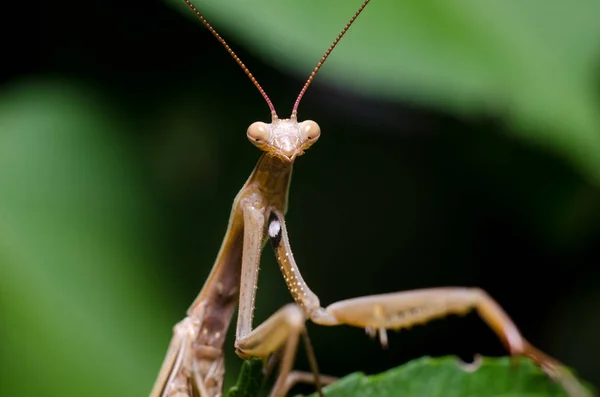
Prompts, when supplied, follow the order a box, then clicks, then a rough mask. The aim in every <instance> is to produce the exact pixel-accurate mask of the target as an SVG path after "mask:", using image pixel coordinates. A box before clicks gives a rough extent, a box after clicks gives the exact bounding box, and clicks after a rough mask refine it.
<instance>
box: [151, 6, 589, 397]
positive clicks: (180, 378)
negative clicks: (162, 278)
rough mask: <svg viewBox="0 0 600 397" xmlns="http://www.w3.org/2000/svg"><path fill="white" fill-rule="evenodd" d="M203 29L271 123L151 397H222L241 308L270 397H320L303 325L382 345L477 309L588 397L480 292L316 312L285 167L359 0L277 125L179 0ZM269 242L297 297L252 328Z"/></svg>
mask: <svg viewBox="0 0 600 397" xmlns="http://www.w3.org/2000/svg"><path fill="white" fill-rule="evenodd" d="M184 1H185V3H186V4H187V5H188V7H189V8H190V9H191V10H192V11H193V12H194V13H195V14H196V16H197V17H198V18H199V19H200V21H201V22H202V23H203V24H204V25H205V26H206V28H207V29H208V30H209V31H210V32H211V33H212V34H213V35H214V36H215V37H216V38H217V40H218V41H219V42H220V43H221V44H222V45H223V46H224V47H225V49H226V50H227V51H228V52H229V54H230V55H231V56H232V57H233V59H234V60H235V61H236V62H237V63H238V65H239V66H240V67H241V68H242V69H243V71H244V72H245V73H246V75H247V76H248V77H249V78H250V80H251V81H252V83H253V84H254V85H255V86H256V88H257V89H258V91H259V92H260V94H261V95H262V96H263V98H264V99H265V101H266V103H267V105H268V107H269V109H270V112H271V123H264V122H260V121H259V122H255V123H253V124H251V125H250V127H249V128H248V130H247V137H248V139H249V140H250V142H252V143H253V144H254V145H255V146H256V147H258V148H259V149H260V150H261V151H263V154H262V156H261V157H260V159H259V161H258V164H257V165H256V167H255V168H254V170H253V172H252V173H251V175H250V177H249V178H248V180H247V181H246V183H245V184H244V186H243V187H242V189H241V190H240V192H239V193H238V195H237V196H236V197H235V199H234V201H233V206H232V210H231V214H230V218H229V224H228V227H227V231H226V233H225V237H224V240H223V242H222V245H221V248H220V250H219V253H218V255H217V258H216V261H215V263H214V265H213V268H212V270H211V272H210V274H209V276H208V279H207V280H206V282H205V284H204V286H203V288H202V290H201V291H200V293H199V295H198V296H197V298H196V299H195V300H194V302H193V303H192V305H191V306H190V308H189V309H188V311H187V317H186V318H184V319H183V320H182V321H180V322H179V323H178V324H176V325H175V327H174V330H173V337H172V339H171V342H170V346H169V348H168V351H167V353H166V356H165V359H164V361H163V364H162V366H161V368H160V371H159V374H158V377H157V379H156V381H155V384H154V387H153V389H152V391H151V393H150V397H175V396H177V397H193V396H201V397H219V396H221V395H222V388H223V378H224V373H225V364H224V355H223V346H224V342H225V334H226V332H227V329H228V327H229V323H230V321H231V319H232V317H233V313H234V311H235V308H236V306H238V317H237V328H236V336H235V341H234V346H235V350H236V353H237V355H238V356H240V357H241V358H243V359H248V358H251V357H257V358H261V359H263V360H265V362H268V360H269V359H270V358H272V357H278V358H279V359H280V363H279V373H278V375H277V378H276V380H275V384H274V386H273V388H272V390H271V393H270V396H271V397H282V396H284V395H285V394H286V392H287V391H288V390H289V388H290V387H291V385H292V384H293V383H294V382H296V381H308V382H313V383H314V384H315V385H316V387H317V390H318V391H319V393H320V392H321V390H320V384H321V382H322V381H325V383H328V382H329V381H330V380H331V379H330V378H327V377H325V378H321V376H320V374H319V372H318V368H317V365H316V359H315V358H314V354H313V352H312V348H311V347H310V343H308V336H307V334H306V329H305V322H306V321H307V320H311V321H312V322H314V323H316V324H320V325H324V326H336V325H350V326H354V327H359V328H364V329H365V330H366V332H367V333H368V334H370V335H371V336H377V335H378V336H379V339H380V342H381V344H382V345H383V346H385V345H387V330H399V329H401V328H409V327H411V326H413V325H415V324H422V323H426V322H428V321H430V320H432V319H436V318H440V317H445V316H448V315H450V314H465V313H467V312H469V311H472V310H475V311H477V313H478V314H479V315H480V317H481V318H482V319H483V320H484V321H485V322H486V323H487V324H488V325H489V327H490V328H491V329H492V330H493V331H494V332H495V333H496V334H497V335H498V337H499V338H500V339H501V340H502V342H503V343H504V344H505V346H506V347H507V349H508V351H509V352H510V354H511V355H521V356H526V357H528V358H530V359H532V360H533V361H534V362H535V363H537V364H538V365H539V366H540V367H541V368H542V369H543V370H544V371H545V372H546V373H547V374H548V375H549V376H550V377H551V378H552V379H554V380H555V381H557V382H559V383H560V384H561V385H562V386H563V387H564V388H565V389H566V390H567V391H568V392H569V393H570V394H571V395H572V396H573V397H582V396H587V395H588V394H587V392H586V390H585V389H584V388H583V387H582V386H581V385H580V384H579V382H578V381H577V380H576V379H575V377H574V376H573V375H572V374H571V373H570V371H569V370H568V369H566V368H565V367H564V366H563V365H562V364H561V363H559V362H558V361H556V360H555V359H553V358H551V357H549V356H548V355H546V354H545V353H543V352H541V351H540V350H538V349H537V348H535V347H534V346H532V345H531V344H530V343H529V342H528V341H527V340H525V338H524V337H523V336H522V335H521V333H520V332H519V330H518V328H517V327H516V325H515V324H514V323H513V321H512V320H511V319H510V317H509V316H508V315H507V314H506V313H505V311H504V310H503V309H502V308H501V306H500V305H499V304H498V303H497V302H496V301H495V300H494V299H493V298H491V297H490V296H489V295H488V294H487V293H486V292H485V291H483V290H481V289H478V288H460V287H444V288H430V289H421V290H413V291H404V292H396V293H388V294H381V295H372V296H365V297H358V298H354V299H347V300H342V301H339V302H337V303H333V304H331V305H329V306H327V307H322V306H321V304H320V301H319V298H318V296H317V295H316V294H315V293H314V292H312V291H311V290H310V288H309V287H308V285H307V284H306V282H305V281H304V279H303V278H302V275H301V273H300V270H299V268H298V266H297V264H296V261H295V259H294V256H293V254H292V250H291V246H290V242H289V237H288V232H287V228H286V223H285V214H286V212H287V203H288V190H289V185H290V181H291V175H292V167H293V164H294V161H295V159H296V158H297V157H299V156H301V155H302V154H304V152H305V151H306V150H307V149H308V148H310V147H311V146H312V145H313V144H314V143H315V142H316V141H317V140H318V139H319V136H320V128H319V126H318V124H317V123H316V122H314V121H312V120H305V121H301V122H300V121H298V116H297V114H298V107H299V104H300V101H301V99H302V97H303V95H304V93H305V92H306V90H307V88H308V87H309V85H310V84H311V82H312V81H313V79H314V77H315V76H316V74H317V72H318V71H319V69H320V68H321V66H322V65H323V63H324V62H325V60H326V59H327V58H328V56H329V55H330V54H331V52H332V50H333V49H334V48H335V46H336V45H337V43H338V42H339V41H340V40H341V38H342V37H343V36H344V35H345V34H346V32H347V31H348V29H349V28H350V26H351V25H352V24H353V23H354V21H355V20H356V19H357V18H358V16H359V15H360V14H361V13H362V12H363V10H364V9H365V7H366V6H367V5H368V3H369V2H370V0H364V2H363V4H362V5H361V6H360V7H359V9H358V10H357V11H356V13H355V14H354V15H353V16H352V18H351V19H350V20H349V22H348V23H347V24H346V26H345V27H344V28H343V29H342V31H341V32H340V33H339V35H338V36H337V38H336V39H335V40H334V41H333V43H332V44H331V46H330V47H329V48H328V50H327V51H326V52H325V54H324V55H323V57H322V58H321V60H320V61H319V62H318V64H317V65H316V67H315V68H314V70H313V71H312V73H311V74H310V76H309V78H308V79H307V81H306V83H305V84H304V86H303V87H302V89H301V91H300V93H299V95H298V97H297V99H296V101H295V103H294V106H293V110H292V113H291V116H290V117H289V118H288V119H280V118H279V117H278V116H277V113H276V111H275V108H274V106H273V104H272V103H271V101H270V99H269V97H268V96H267V94H266V93H265V91H264V90H263V89H262V87H261V86H260V84H259V83H258V81H257V80H256V79H255V78H254V76H253V75H252V74H251V73H250V71H249V70H248V68H247V67H246V66H245V65H244V63H243V62H242V61H241V60H240V59H239V58H238V56H237V55H236V54H235V53H234V52H233V50H232V49H231V48H230V47H229V46H228V45H227V43H226V42H225V40H224V39H223V38H222V37H221V36H220V35H219V34H218V33H217V32H216V30H215V29H214V28H213V27H212V26H211V25H210V24H209V23H208V22H207V21H206V19H205V18H204V17H203V16H202V14H201V13H200V12H199V11H198V9H197V8H196V7H195V6H194V5H193V4H192V3H191V1H190V0H184ZM267 242H270V244H271V246H272V247H273V249H274V251H275V256H276V258H277V262H278V263H279V266H280V269H281V271H282V273H283V278H284V280H285V283H286V284H287V287H288V289H289V291H290V293H291V295H292V297H293V299H294V303H291V304H288V305H286V306H284V307H282V308H281V309H280V310H278V311H277V312H275V313H274V314H273V315H272V316H271V317H269V318H268V319H267V320H266V321H264V322H263V323H262V324H260V325H259V326H257V327H256V328H253V324H252V318H253V312H254V302H255V296H256V289H257V278H258V268H259V262H260V255H261V251H262V249H263V247H264V246H265V245H266V244H267ZM300 338H304V340H305V342H306V343H305V344H306V347H307V353H308V356H309V362H310V363H311V369H312V372H313V373H312V374H305V373H300V372H296V371H293V370H292V366H293V361H294V358H295V355H296V350H297V347H298V344H299V341H300Z"/></svg>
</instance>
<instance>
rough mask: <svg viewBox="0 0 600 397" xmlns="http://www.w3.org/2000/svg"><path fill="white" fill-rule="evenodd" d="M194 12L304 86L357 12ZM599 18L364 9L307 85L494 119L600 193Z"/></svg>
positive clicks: (244, 7)
mask: <svg viewBox="0 0 600 397" xmlns="http://www.w3.org/2000/svg"><path fill="white" fill-rule="evenodd" d="M169 1H170V2H172V3H173V4H177V5H178V6H180V7H181V9H182V11H185V13H186V15H188V16H189V17H193V14H192V12H191V11H190V10H189V9H186V7H185V4H184V2H183V1H181V0H169ZM195 4H196V6H197V7H198V9H200V11H201V12H203V13H205V14H206V15H207V17H208V18H209V20H210V21H211V22H212V23H213V25H214V26H215V27H216V28H217V29H218V30H219V31H220V32H221V33H222V35H223V36H224V37H225V38H228V37H229V38H233V39H237V40H239V42H241V43H243V44H245V45H246V47H247V48H248V49H249V50H251V51H253V52H255V53H256V54H258V55H260V56H262V57H263V58H264V59H265V60H266V61H267V62H269V63H271V64H274V65H277V66H279V67H280V68H282V69H286V70H289V71H290V72H293V73H294V74H299V75H301V76H304V75H308V73H309V72H310V71H311V70H312V68H313V67H314V65H315V64H316V62H317V61H318V59H319V58H320V57H321V55H322V54H323V53H324V51H325V49H326V48H327V46H328V45H329V44H330V43H331V41H332V40H333V38H335V37H336V35H337V34H338V32H339V31H340V30H341V28H342V27H343V26H344V25H345V24H346V22H347V21H348V19H349V18H350V16H351V15H352V13H353V12H354V11H355V10H356V8H357V7H358V5H359V4H360V1H358V0H357V1H354V2H352V3H349V2H348V1H347V0H329V1H327V2H326V3H324V2H322V1H317V0H305V1H302V2H298V1H278V2H274V1H269V0H254V1H245V0H231V1H219V0H202V1H199V0H198V1H196V2H195ZM598 15H600V1H597V0H583V1H580V2H578V3H577V7H573V6H572V5H571V4H570V3H568V2H547V1H544V0H532V1H527V2H523V1H519V0H504V1H493V0H483V1H482V0H462V1H458V2H456V1H455V2H447V1H443V0H437V1H373V2H371V3H370V4H369V5H368V6H367V8H366V9H365V11H364V13H363V14H362V15H361V16H360V17H359V19H358V20H357V22H356V23H355V24H354V25H353V26H352V28H351V29H350V31H349V32H348V35H347V36H346V37H345V38H344V39H343V40H342V41H341V42H340V44H339V45H338V47H337V48H336V50H335V51H334V52H333V55H332V56H331V57H330V58H329V60H328V61H327V63H326V64H325V66H324V67H323V69H322V71H321V73H320V75H319V77H318V78H317V81H320V80H321V79H323V80H324V79H329V80H330V81H332V82H335V83H337V84H340V85H344V86H346V87H347V88H349V89H351V90H355V91H357V92H360V93H361V94H364V95H370V96H375V97H380V98H387V99H391V100H402V101H407V100H409V101H415V102H419V103H422V104H425V105H429V106H437V107H439V108H441V109H444V110H446V111H453V112H455V113H457V114H460V115H463V116H470V115H487V114H490V113H491V114H493V115H503V116H505V120H506V121H507V122H508V124H510V125H511V126H512V127H513V128H512V129H513V130H514V131H515V132H516V134H517V136H518V137H520V138H521V139H524V140H526V141H528V142H530V143H532V144H534V145H536V146H539V147H543V148H545V149H546V150H550V151H553V152H554V153H556V154H557V155H558V156H560V157H564V158H565V159H567V160H568V161H570V162H571V163H572V164H573V165H574V166H576V167H578V168H579V169H580V170H581V171H582V172H583V173H584V174H585V175H588V176H590V177H591V178H593V179H594V180H595V181H596V182H600V156H598V153H600V113H599V112H598V111H597V110H598V109H599V108H600V98H599V97H598V89H597V87H598V85H597V77H596V76H597V71H598V59H599V58H598V48H599V46H598V43H600V24H599V23H598V22H597V16H598ZM249 66H250V69H252V66H251V65H249ZM258 77H259V80H260V76H258ZM309 97H310V90H309V92H308V93H307V96H306V98H307V99H306V100H310V99H308V98H309Z"/></svg>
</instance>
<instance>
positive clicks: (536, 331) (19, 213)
mask: <svg viewBox="0 0 600 397" xmlns="http://www.w3.org/2000/svg"><path fill="white" fill-rule="evenodd" d="M181 3H182V2H181ZM197 3H198V8H200V9H201V10H203V11H204V10H205V11H206V14H207V17H209V19H210V20H211V21H212V22H213V23H214V25H215V26H216V27H217V28H218V29H219V31H220V32H221V33H222V35H223V36H224V37H226V38H227V39H228V40H229V41H230V44H231V46H232V47H233V48H234V49H236V50H237V51H238V53H239V55H240V56H241V58H242V59H243V60H244V62H245V63H246V64H247V65H248V66H249V67H250V69H251V70H252V72H253V73H254V74H255V75H256V77H257V78H258V79H259V81H260V82H261V84H262V85H263V87H264V88H265V90H266V91H267V92H268V93H269V95H270V96H271V97H272V99H273V102H274V103H275V106H276V107H277V108H278V109H279V113H280V115H281V116H285V115H287V113H288V112H289V111H290V109H291V105H292V103H293V100H294V99H295V96H296V95H297V93H298V91H299V88H300V87H301V86H302V84H303V81H304V79H305V78H306V76H307V75H308V73H309V72H310V70H311V68H312V67H313V65H314V64H315V63H316V61H317V60H318V59H319V57H320V56H321V54H322V52H323V51H324V50H325V49H326V47H327V45H329V43H330V42H331V40H332V39H333V38H334V37H335V35H336V34H337V32H338V31H339V29H341V27H342V26H343V25H344V23H345V21H346V20H347V19H348V18H349V16H350V15H351V14H352V13H353V12H354V10H355V8H356V7H357V6H358V4H354V3H357V2H352V4H351V3H350V2H347V1H342V0H338V1H333V0H331V1H327V2H324V1H320V2H318V1H316V0H311V1H303V2H298V1H291V0H290V1H278V2H275V1H266V0H263V1H258V0H257V1H241V0H240V1H237V2H235V3H234V2H233V1H232V2H219V1H210V2H209V1H207V2H206V3H204V2H200V1H198V2H197ZM521 3H522V2H518V1H504V2H493V1H475V0H464V1H461V2H456V3H445V2H441V1H438V2H418V3H417V2H393V1H391V0H390V1H384V0H374V2H373V4H371V5H370V6H369V7H368V8H367V10H366V11H365V13H364V15H362V16H361V17H360V18H359V20H358V21H357V23H356V25H355V26H354V27H353V29H352V30H351V31H350V32H349V34H348V36H347V37H346V38H345V39H344V41H342V44H341V45H340V47H339V48H338V49H337V50H336V51H334V53H333V56H332V58H331V60H330V61H329V62H328V63H327V64H326V66H325V68H324V69H323V73H322V74H321V75H319V76H318V77H317V78H316V80H315V83H314V85H313V86H311V88H310V89H309V90H308V92H307V94H306V96H305V98H304V100H303V102H302V104H301V106H300V113H299V114H300V117H301V118H311V119H313V120H316V121H318V122H319V124H320V126H321V130H322V136H321V139H320V141H319V143H318V144H317V145H315V146H314V147H313V148H311V150H310V151H309V152H308V153H307V154H306V155H305V156H303V157H301V158H299V159H298V161H297V165H296V168H295V173H294V178H293V183H292V187H291V200H290V209H289V214H288V217H287V222H288V229H289V232H290V238H291V243H292V246H293V248H294V254H295V257H296V259H297V261H298V263H299V266H300V267H301V269H302V271H303V275H304V278H305V279H306V281H307V282H308V283H309V285H310V286H311V288H312V289H313V290H314V291H315V292H316V293H318V294H319V296H320V297H321V302H322V303H323V304H324V305H327V304H329V303H332V302H334V301H336V300H339V299H344V298H348V297H354V296H358V295H365V294H372V293H382V292H391V291H397V290H405V289H411V288H421V287H433V286H445V285H466V286H479V287H482V288H484V289H486V290H487V291H488V292H489V293H490V294H491V295H492V296H494V297H495V298H496V299H497V300H498V301H499V302H500V304H501V305H502V306H503V307H504V308H505V309H506V310H507V311H508V313H509V314H510V315H511V316H512V317H513V318H514V320H515V321H516V323H517V324H518V325H519V327H520V328H521V330H522V331H523V333H524V334H525V336H526V337H527V338H528V339H529V340H531V341H532V342H533V343H534V344H535V345H537V346H539V347H540V348H542V349H543V350H545V351H547V352H548V353H550V354H552V355H554V356H555V357H557V358H559V359H561V360H563V361H564V362H566V363H567V364H569V365H571V366H573V367H575V368H576V369H577V370H578V372H579V373H580V374H581V375H582V376H583V377H584V378H585V379H587V380H589V381H591V382H593V383H595V384H596V385H600V375H599V374H600V367H599V365H598V359H597V357H598V355H599V354H600V340H599V339H598V335H599V333H600V318H599V315H598V313H599V309H598V305H600V292H599V291H600V290H599V288H598V287H599V284H600V268H599V266H598V264H599V259H600V201H599V200H600V189H599V186H600V151H599V149H600V116H599V111H600V106H599V104H600V101H599V98H598V93H599V89H598V88H599V86H600V84H599V82H600V80H599V73H600V68H599V65H600V25H599V24H598V23H597V16H598V15H600V4H599V2H598V1H583V2H581V5H580V6H578V8H575V7H573V6H572V5H570V4H569V3H567V2H564V4H563V3H560V2H556V3H552V4H548V3H547V2H544V1H531V2H527V3H525V4H521ZM181 5H182V4H180V2H179V1H175V0H173V1H169V2H168V3H163V2H160V1H144V2H127V1H125V2H94V3H81V2H75V1H66V2H61V3H52V4H46V5H45V6H43V8H42V9H41V10H40V11H41V12H40V15H39V16H40V17H41V18H39V20H38V19H37V18H34V17H32V18H30V19H25V18H24V19H23V22H22V24H23V25H22V26H24V27H28V29H30V30H31V31H32V32H34V33H35V43H34V45H31V44H32V43H31V42H28V43H25V42H23V43H22V44H18V43H20V41H18V39H21V38H20V37H19V35H18V34H17V33H16V32H9V33H7V35H6V36H5V37H7V38H10V40H9V41H10V43H11V44H14V45H12V46H9V47H8V49H6V50H5V52H4V56H5V57H6V58H5V59H7V60H10V61H11V62H10V63H9V65H10V66H14V68H13V70H12V71H8V72H7V73H4V74H3V75H2V76H1V77H2V80H1V85H0V374H1V375H0V390H1V392H0V394H2V395H11V394H15V393H18V394H20V395H27V396H29V395H31V396H40V395H61V396H71V395H72V396H82V395H85V396H96V395H97V396H117V395H122V396H134V395H145V394H147V393H148V391H149V390H150V388H151V386H152V383H153V381H154V377H155V376H156V373H157V371H158V368H159V365H160V363H161V360H162V359H163V355H164V353H165V351H166V348H167V345H168V342H169V339H170V336H171V327H172V325H173V324H175V323H176V322H177V321H179V320H180V319H181V318H182V317H183V316H184V314H185V310H186V309H187V307H188V305H189V304H190V303H191V302H192V300H193V299H194V297H195V295H196V294H197V292H198V291H199V289H200V287H201V286H202V283H203V281H204V279H205V277H206V275H207V274H208V271H209V269H210V266H211V265H212V263H213V261H214V258H215V256H216V253H217V250H218V248H219V245H220V242H221V239H222V237H223V234H224V232H225V227H226V223H227V219H228V216H229V210H230V205H231V202H232V200H233V197H234V196H235V194H236V193H237V191H238V189H239V188H240V187H241V186H242V184H243V183H244V181H245V180H246V178H247V176H248V174H249V173H250V171H251V170H252V167H253V166H254V164H255V162H256V160H257V159H258V157H259V153H258V151H257V150H256V148H254V147H253V146H252V145H251V144H249V143H248V141H247V139H246V138H245V136H244V135H245V130H246V128H247V126H248V125H249V124H250V123H251V122H253V121H255V120H263V121H268V116H269V113H268V109H267V107H266V105H265V104H264V102H263V101H262V99H261V97H260V95H259V94H258V93H257V92H256V90H255V88H254V87H253V86H252V84H251V83H250V82H249V81H248V79H247V78H246V77H245V76H244V75H243V73H242V72H241V71H240V70H239V68H238V66H237V65H236V64H235V63H234V62H233V61H232V60H231V58H229V56H228V55H227V53H226V52H225V51H224V50H223V48H222V47H220V46H219V44H218V43H217V42H216V40H215V39H214V38H213V37H212V36H211V35H210V34H209V33H208V32H207V31H206V29H204V28H203V27H201V26H200V25H199V24H198V23H197V22H196V21H195V20H194V19H193V15H191V12H189V10H186V9H184V8H180V7H178V6H181ZM180 11H183V12H180ZM26 15H28V14H26ZM36 17H37V16H36ZM597 25H598V26H597ZM15 43H17V44H15ZM28 48H30V49H31V50H30V51H29V52H28V53H25V52H24V49H28ZM13 50H14V51H13ZM261 269H262V272H261V278H260V284H259V291H258V298H257V314H256V319H255V323H256V324H257V323H258V322H259V321H260V320H263V319H265V318H266V317H267V316H268V315H269V314H271V313H272V312H274V311H275V310H277V308H279V307H281V306H282V305H283V304H285V303H287V302H289V301H291V298H290V296H289V294H288V293H287V291H286V289H285V284H284V283H283V280H282V278H281V275H280V274H279V273H278V270H277V266H276V264H275V261H274V258H273V254H272V253H271V252H270V250H266V251H265V255H264V258H263V262H262V267H261ZM309 331H310V335H311V338H312V340H313V343H314V346H315V350H316V354H317V357H318V359H319V365H320V367H321V369H322V371H323V372H325V373H329V374H333V375H344V374H346V373H349V372H353V371H357V370H363V371H366V372H369V373H373V372H378V371H381V370H384V369H387V368H390V367H392V366H396V365H399V364H401V363H404V362H406V361H407V360H409V359H412V358H416V357H420V356H422V355H444V354H459V355H460V356H461V357H463V358H464V359H466V360H470V359H471V358H472V356H473V354H475V353H481V354H485V355H503V354H505V351H504V349H503V347H502V345H501V344H500V343H499V342H498V341H497V339H496V338H495V337H494V335H493V334H492V332H490V331H489V330H488V329H487V328H486V327H485V326H484V325H483V324H482V322H481V321H480V320H479V319H478V318H477V316H476V315H469V316H467V317H466V319H457V318H452V319H449V320H445V321H437V322H434V323H432V324H431V325H428V326H427V327H417V328H415V329H414V330H411V331H410V332H406V331H402V332H400V333H399V334H391V335H390V348H389V349H388V350H386V351H384V350H381V349H380V347H379V346H378V343H377V342H376V341H370V340H369V339H368V338H367V337H366V336H365V335H364V332H363V331H361V330H357V329H353V328H346V327H341V328H321V327H316V326H313V325H309ZM232 343H233V341H232V340H231V338H230V339H229V344H228V352H229V353H230V354H229V357H228V382H230V381H231V379H233V378H235V376H237V371H238V368H239V359H238V358H237V357H236V356H235V355H234V354H233V348H232ZM298 366H299V367H303V368H306V363H305V359H304V353H303V352H301V353H300V354H299V361H298Z"/></svg>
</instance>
